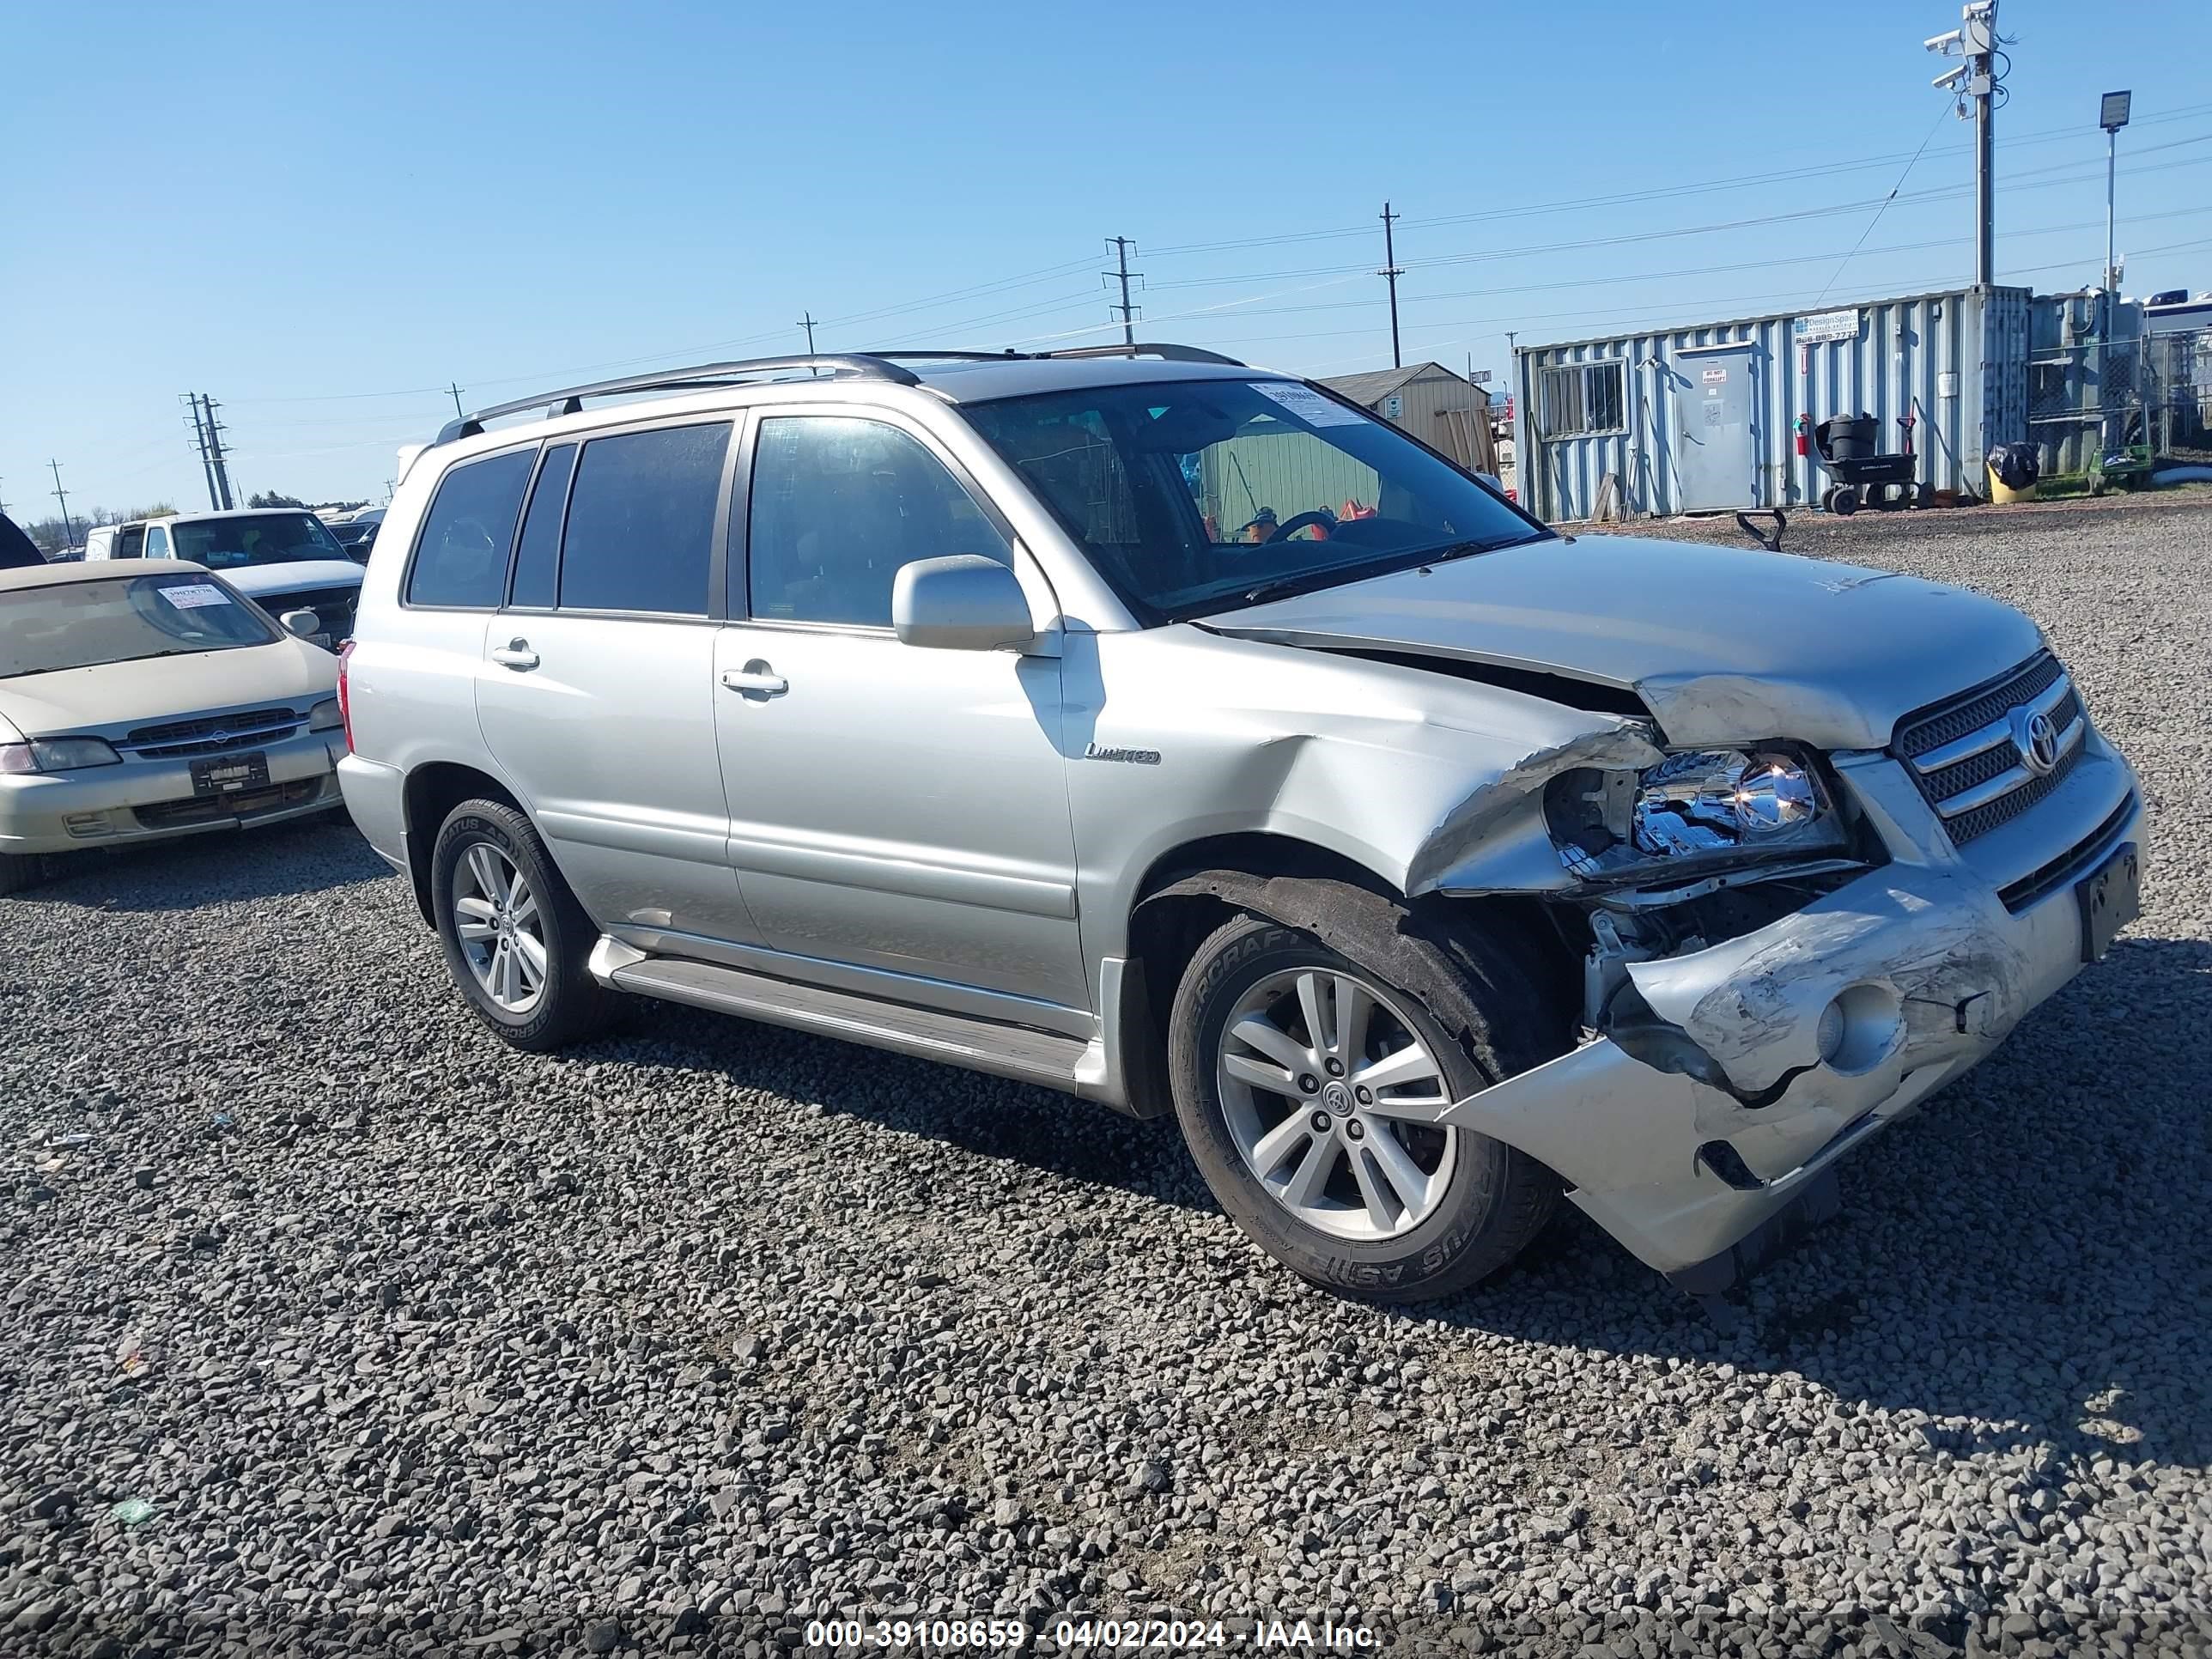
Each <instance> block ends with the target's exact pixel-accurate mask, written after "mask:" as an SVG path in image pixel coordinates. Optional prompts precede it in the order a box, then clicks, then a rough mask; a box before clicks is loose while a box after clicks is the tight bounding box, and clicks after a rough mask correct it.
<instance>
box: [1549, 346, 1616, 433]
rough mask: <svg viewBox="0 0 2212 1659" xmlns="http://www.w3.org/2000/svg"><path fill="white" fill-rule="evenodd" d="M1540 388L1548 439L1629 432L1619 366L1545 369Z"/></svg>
mask: <svg viewBox="0 0 2212 1659" xmlns="http://www.w3.org/2000/svg"><path fill="white" fill-rule="evenodd" d="M1539 386H1540V389H1541V393H1542V397H1543V422H1544V435H1545V436H1546V437H1547V438H1571V437H1576V436H1579V435H1583V434H1585V433H1598V432H1625V431H1626V430H1627V428H1628V420H1627V402H1628V400H1627V395H1626V387H1625V384H1624V381H1623V378H1622V373H1621V365H1620V363H1618V362H1608V363H1568V364H1565V365H1563V366H1561V367H1559V368H1547V369H1545V370H1543V371H1542V379H1541V381H1540V382H1539Z"/></svg>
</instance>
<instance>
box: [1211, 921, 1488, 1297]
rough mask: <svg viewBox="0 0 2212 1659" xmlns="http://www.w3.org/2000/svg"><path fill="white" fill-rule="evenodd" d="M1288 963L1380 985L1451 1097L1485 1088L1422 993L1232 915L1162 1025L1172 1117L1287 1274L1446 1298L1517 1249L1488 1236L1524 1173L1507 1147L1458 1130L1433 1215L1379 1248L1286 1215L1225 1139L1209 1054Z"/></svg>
mask: <svg viewBox="0 0 2212 1659" xmlns="http://www.w3.org/2000/svg"><path fill="white" fill-rule="evenodd" d="M1294 967H1324V968H1337V969H1346V970H1349V971H1351V972H1352V973H1354V974H1357V975H1358V976H1359V977H1361V978H1363V979H1365V980H1368V981H1371V982H1373V983H1375V984H1376V985H1377V986H1379V987H1383V988H1384V989H1387V990H1388V991H1389V995H1390V1000H1391V1001H1392V1002H1393V1003H1394V1004H1395V1006H1397V1007H1398V1008H1399V1009H1401V1010H1402V1011H1403V1012H1404V1013H1405V1014H1406V1016H1407V1018H1408V1020H1409V1021H1410V1022H1411V1023H1412V1024H1413V1027H1414V1030H1415V1034H1416V1035H1417V1036H1419V1038H1420V1040H1421V1041H1422V1042H1424V1043H1425V1044H1426V1045H1427V1047H1428V1049H1429V1052H1430V1053H1431V1054H1434V1055H1436V1056H1437V1060H1438V1063H1439V1064H1440V1065H1441V1066H1443V1071H1444V1078H1445V1081H1446V1083H1447V1084H1448V1085H1449V1086H1450V1089H1451V1093H1452V1097H1453V1098H1454V1099H1459V1098H1462V1097H1464V1096H1466V1095H1468V1094H1472V1093H1473V1092H1474V1091H1476V1090H1477V1089H1480V1088H1482V1087H1483V1086H1485V1085H1486V1084H1488V1083H1489V1082H1490V1081H1492V1079H1489V1078H1487V1077H1486V1076H1485V1075H1484V1074H1483V1073H1482V1072H1481V1070H1480V1068H1479V1067H1478V1066H1476V1064H1475V1062H1474V1060H1473V1059H1472V1058H1471V1057H1470V1056H1469V1055H1468V1054H1467V1053H1466V1051H1465V1049H1464V1048H1462V1045H1461V1044H1460V1043H1459V1042H1455V1040H1454V1039H1453V1038H1452V1037H1451V1036H1449V1034H1448V1033H1447V1031H1446V1030H1444V1028H1443V1025H1442V1024H1440V1023H1439V1022H1438V1020H1437V1018H1435V1016H1434V1015H1433V1014H1431V1012H1430V1011H1429V1010H1428V1009H1427V1008H1426V1007H1425V1006H1423V1005H1422V1002H1421V1000H1420V999H1419V998H1418V997H1416V996H1413V995H1412V994H1409V993H1407V992H1406V991H1404V990H1402V989H1401V988H1399V987H1396V986H1394V985H1392V984H1390V982H1389V979H1388V978H1387V977H1385V976H1384V975H1380V974H1377V973H1376V972H1375V971H1374V970H1373V969H1370V968H1368V967H1366V966H1364V964H1362V963H1357V962H1353V961H1352V960H1350V959H1349V958H1347V957H1345V956H1344V955H1343V954H1342V953H1341V952H1340V951H1334V950H1332V949H1330V948H1329V947H1328V945H1323V944H1322V942H1321V941H1320V940H1319V939H1315V938H1314V937H1313V936H1312V935H1311V934H1309V933H1303V932H1300V931H1299V930H1297V929H1296V928H1291V927H1284V926H1281V925H1280V924H1278V923H1275V922H1271V921H1264V920H1262V919H1261V918H1259V917H1256V916H1245V917H1242V918H1239V919H1238V920H1237V921H1233V922H1231V923H1229V924H1227V925H1226V926H1225V927H1222V928H1221V929H1220V930H1219V931H1218V933H1215V934H1214V935H1213V936H1212V938H1211V939H1207V940H1206V943H1205V944H1204V945H1201V946H1200V948H1199V951H1198V953H1197V955H1196V956H1195V957H1193V958H1192V961H1191V963H1190V967H1189V969H1188V972H1187V973H1186V975H1185V976H1184V980H1183V983H1182V987H1180V988H1179V989H1178V990H1177V993H1176V1001H1175V1008H1174V1012H1173V1013H1172V1015H1171V1017H1170V1031H1169V1048H1170V1053H1169V1065H1170V1074H1171V1077H1172V1080H1173V1085H1174V1092H1175V1104H1176V1117H1177V1119H1178V1120H1179V1121H1181V1123H1182V1132H1183V1138H1184V1139H1185V1141H1186V1142H1187V1143H1188V1146H1189V1147H1190V1150H1191V1155H1192V1157H1193V1158H1194V1159H1195V1160H1196V1161H1197V1163H1198V1165H1199V1170H1200V1174H1201V1175H1203V1176H1205V1177H1206V1185H1207V1186H1208V1187H1209V1188H1212V1192H1213V1195H1214V1197H1215V1198H1216V1199H1217V1200H1219V1201H1220V1203H1221V1206H1222V1207H1223V1208H1224V1209H1225V1210H1226V1211H1228V1212H1229V1213H1230V1215H1231V1218H1232V1219H1234V1220H1235V1221H1237V1223H1238V1224H1239V1225H1241V1226H1243V1228H1244V1229H1245V1230H1246V1231H1248V1232H1249V1233H1251V1234H1252V1235H1253V1236H1254V1237H1255V1238H1257V1239H1258V1240H1259V1242H1260V1243H1261V1246H1262V1247H1263V1248H1265V1249H1267V1252H1268V1254H1270V1255H1273V1256H1274V1257H1275V1258H1276V1259H1277V1260H1278V1261H1282V1262H1284V1263H1285V1265H1287V1266H1288V1267H1291V1270H1292V1271H1294V1272H1296V1273H1299V1274H1300V1275H1301V1276H1303V1277H1304V1278H1306V1279H1311V1280H1313V1281H1314V1282H1316V1283H1317V1284H1321V1285H1328V1286H1330V1287H1332V1288H1334V1289H1340V1290H1345V1291H1352V1292H1355V1293H1358V1294H1359V1295H1363V1296H1367V1297H1377V1298H1384V1299H1405V1300H1418V1299H1421V1298H1423V1297H1425V1296H1430V1295H1438V1294H1444V1293H1447V1292H1448V1291H1449V1290H1451V1289H1456V1288H1458V1287H1460V1286H1461V1285H1465V1284H1468V1283H1470V1282H1472V1281H1473V1280H1474V1279H1478V1278H1480V1277H1482V1276H1483V1275H1484V1274H1486V1273H1490V1272H1492V1271H1494V1270H1495V1268H1496V1267H1498V1266H1502V1265H1503V1262H1504V1260H1506V1259H1510V1255H1512V1254H1514V1253H1515V1252H1516V1251H1517V1249H1518V1248H1519V1245H1518V1241H1517V1240H1516V1241H1514V1242H1513V1243H1512V1248H1511V1249H1505V1250H1503V1251H1500V1250H1499V1249H1497V1248H1496V1244H1497V1243H1498V1241H1497V1240H1496V1237H1495V1236H1496V1234H1497V1232H1498V1224H1499V1223H1501V1222H1503V1221H1504V1218H1505V1215H1506V1212H1507V1211H1508V1209H1509V1208H1510V1205H1509V1202H1508V1194H1507V1191H1506V1188H1507V1187H1508V1184H1509V1183H1510V1182H1511V1181H1513V1180H1514V1179H1515V1178H1516V1176H1519V1175H1521V1174H1522V1172H1521V1171H1518V1170H1516V1168H1515V1167H1514V1166H1515V1164H1516V1156H1515V1154H1514V1153H1513V1152H1512V1151H1511V1149H1510V1148H1509V1147H1507V1146H1504V1144H1503V1143H1501V1142H1499V1141H1497V1140H1494V1139H1491V1138H1490V1137H1488V1136H1486V1135H1482V1134H1477V1133H1472V1132H1469V1131H1466V1130H1462V1131H1461V1132H1460V1135H1459V1152H1458V1158H1457V1162H1456V1164H1455V1168H1454V1170H1453V1172H1452V1179H1451V1184H1450V1186H1449V1188H1448V1189H1447V1190H1446V1193H1445V1195H1444V1198H1443V1201H1442V1202H1441V1203H1440V1204H1438V1205H1437V1211H1436V1213H1435V1214H1434V1215H1432V1216H1431V1217H1430V1218H1429V1219H1428V1220H1426V1221H1425V1222H1423V1223H1422V1224H1421V1225H1419V1227H1417V1228H1415V1229H1414V1230H1413V1231H1411V1232H1409V1233H1407V1234H1406V1235H1405V1236H1403V1237H1399V1238H1394V1239H1389V1240H1387V1241H1382V1242H1378V1243H1362V1242H1359V1241H1357V1240H1352V1239H1345V1238H1338V1237H1334V1236H1332V1235H1330V1234H1328V1233H1324V1232H1322V1231H1320V1230H1319V1229H1317V1228H1313V1227H1309V1226H1307V1225H1305V1224H1304V1223H1302V1222H1300V1221H1298V1220H1297V1219H1296V1218H1294V1217H1292V1216H1291V1215H1289V1214H1287V1213H1286V1212H1285V1211H1284V1210H1283V1208H1282V1207H1281V1206H1280V1205H1279V1204H1278V1203H1277V1201H1276V1200H1274V1199H1273V1197H1271V1196H1270V1195H1269V1194H1267V1190H1266V1189H1265V1188H1263V1187H1261V1184H1260V1182H1259V1180H1258V1178H1257V1177H1255V1176H1254V1175H1253V1174H1252V1173H1251V1171H1250V1170H1249V1169H1248V1168H1247V1167H1246V1166H1245V1163H1244V1159H1243V1154H1241V1153H1240V1152H1238V1151H1237V1144H1236V1141H1235V1140H1234V1139H1232V1138H1231V1134H1230V1132H1229V1124H1228V1119H1227V1116H1226V1114H1225V1111H1224V1109H1223V1107H1222V1103H1221V1099H1220V1091H1219V1089H1218V1084H1217V1082H1216V1079H1215V1076H1214V1067H1213V1063H1212V1056H1213V1055H1214V1054H1217V1053H1218V1045H1219V1042H1220V1040H1221V1033H1222V1030H1223V1027H1224V1026H1225V1024H1227V1022H1228V1018H1229V1015H1230V1012H1231V1010H1233V1009H1234V1008H1235V1006H1237V1000H1238V999H1239V998H1240V997H1242V996H1243V994H1244V993H1245V991H1247V990H1248V989H1249V988H1250V987H1251V986H1252V985H1253V984H1254V983H1255V982H1256V981H1259V980H1260V979H1261V978H1263V977H1265V976H1266V975H1268V974H1271V973H1276V972H1279V971H1281V970H1282V969H1286V968H1294ZM1486 1246H1488V1247H1489V1248H1486ZM1493 1256H1495V1257H1497V1258H1498V1259H1496V1260H1492V1259H1491V1258H1492V1257H1493Z"/></svg>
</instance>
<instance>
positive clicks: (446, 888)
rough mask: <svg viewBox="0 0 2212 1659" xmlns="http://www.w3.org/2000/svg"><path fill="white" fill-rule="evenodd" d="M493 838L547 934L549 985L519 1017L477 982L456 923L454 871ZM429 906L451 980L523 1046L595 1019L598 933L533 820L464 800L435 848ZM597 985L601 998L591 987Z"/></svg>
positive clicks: (542, 1043)
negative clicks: (590, 962)
mask: <svg viewBox="0 0 2212 1659" xmlns="http://www.w3.org/2000/svg"><path fill="white" fill-rule="evenodd" d="M477 842H488V843H489V844H490V845H491V846H492V847H494V848H496V849H497V850H498V851H500V852H501V853H502V854H505V855H506V856H507V858H509V859H511V860H513V862H514V865H515V867H516V868H518V869H520V871H521V872H522V873H523V877H524V878H525V879H526V881H528V882H529V884H530V890H531V891H532V893H534V894H536V895H537V896H538V924H539V933H540V936H541V937H542V938H543V939H544V941H545V990H544V995H542V996H540V997H539V998H538V1006H536V1007H535V1008H533V1009H532V1010H531V1011H530V1012H529V1013H528V1014H527V1015H525V1016H522V1017H520V1018H518V1017H517V1016H515V1015H513V1014H512V1013H509V1012H507V1010H506V1009H504V1008H501V1006H499V1005H498V1004H497V1003H496V1002H494V1001H493V1000H491V998H490V996H489V994H487V993H486V992H485V990H484V988H483V987H482V986H481V985H479V984H478V983H477V976H476V974H475V972H474V971H473V970H472V969H471V968H470V967H469V964H468V961H467V958H466V957H464V956H463V954H462V952H461V943H460V937H459V933H456V932H455V930H454V926H453V871H454V869H455V867H456V866H458V865H459V863H460V861H461V860H462V858H463V857H464V856H465V854H467V852H468V849H469V848H471V846H474V845H476V844H477ZM430 905H431V910H432V913H433V915H435V918H436V921H437V928H438V944H439V946H440V948H441V950H443V951H444V952H445V957H446V966H447V969H449V970H450V971H451V972H452V974H453V982H454V983H455V984H456V985H458V986H459V987H460V990H461V994H462V995H463V996H465V997H466V998H467V999H468V1002H469V1006H470V1007H471V1008H472V1009H473V1010H475V1012H476V1014H477V1018H480V1019H482V1020H483V1022H484V1024H487V1025H489V1026H490V1027H491V1028H492V1029H493V1030H495V1031H497V1032H498V1033H499V1034H500V1036H502V1037H504V1038H506V1039H507V1041H508V1042H511V1043H513V1044H514V1045H515V1046H516V1047H517V1048H553V1047H557V1046H559V1045H560V1044H562V1043H563V1042H571V1041H574V1039H575V1037H577V1036H581V1035H583V1034H584V1033H585V1031H586V1029H587V1028H588V1027H591V1026H592V1025H594V1024H596V1018H597V1015H598V1012H599V1010H598V1007H597V1006H596V1005H597V1004H598V1002H599V1000H601V999H602V998H604V997H605V993H604V992H600V991H599V985H598V983H597V982H596V981H593V980H592V979H591V977H590V975H589V972H588V970H587V969H586V967H585V961H586V957H588V956H589V955H590V952H591V949H592V945H593V944H594V943H595V942H596V936H595V935H593V934H592V931H591V927H590V924H589V922H588V921H586V919H585V917H584V915H583V912H582V910H581V908H580V907H579V906H578V905H577V903H576V902H575V900H574V898H573V897H571V896H569V893H568V884H566V883H565V882H563V881H562V879H561V876H560V872H558V871H556V870H555V869H554V867H553V863H552V860H551V859H550V858H549V857H548V856H547V855H546V852H545V848H544V843H543V842H540V841H539V840H538V832H537V830H536V829H532V827H531V823H530V820H529V819H527V818H526V817H523V816H522V814H521V813H520V812H518V811H515V810H514V809H513V807H511V806H505V805H501V804H499V803H498V802H496V801H485V800H471V801H464V802H462V803H461V804H460V805H459V806H457V807H455V808H454V809H453V811H452V812H451V813H450V814H449V815H448V816H447V819H446V822H445V824H444V825H443V827H442V828H441V829H439V831H438V840H437V842H436V845H435V848H433V850H432V852H431V855H430ZM594 992H599V997H594V996H593V995H592V993H594Z"/></svg>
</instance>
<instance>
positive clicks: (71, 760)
mask: <svg viewBox="0 0 2212 1659" xmlns="http://www.w3.org/2000/svg"><path fill="white" fill-rule="evenodd" d="M122 759H123V757H122V756H120V755H118V754H117V753H116V752H115V750H113V749H112V748H111V747H110V746H109V745H108V744H106V743H105V742H103V741H102V740H101V739H100V738H32V739H31V740H30V741H29V742H28V743H9V744H0V772H75V771H77V770H80V769H82V768H84V767H88V766H114V765H116V764H118V763H120V762H121V760H122Z"/></svg>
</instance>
